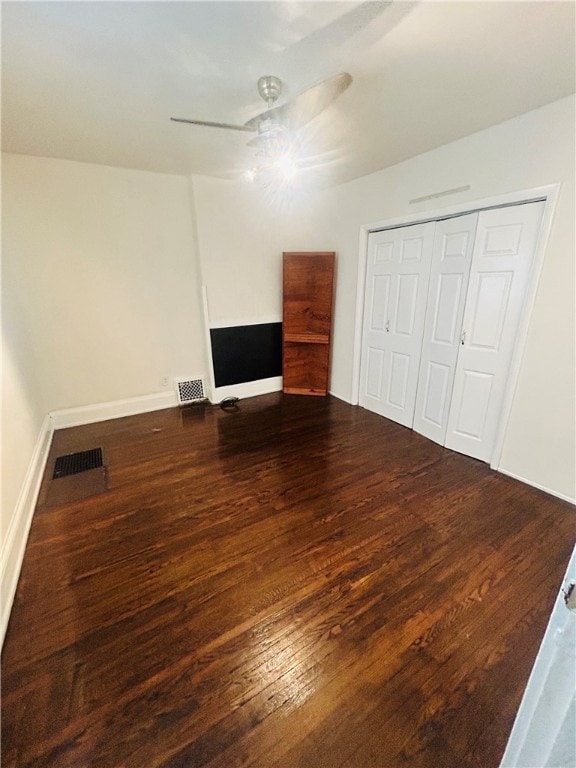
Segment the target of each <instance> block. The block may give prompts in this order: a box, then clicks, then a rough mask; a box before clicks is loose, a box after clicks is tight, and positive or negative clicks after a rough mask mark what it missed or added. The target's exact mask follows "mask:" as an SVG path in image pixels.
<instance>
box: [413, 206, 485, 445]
mask: <svg viewBox="0 0 576 768" xmlns="http://www.w3.org/2000/svg"><path fill="white" fill-rule="evenodd" d="M477 223H478V214H477V213H471V214H467V215H466V216H456V217H454V218H452V219H445V220H444V221H438V222H436V230H435V232H434V249H433V252H432V267H431V270H430V284H429V288H428V301H427V307H426V320H425V323H424V337H423V341H422V356H421V363H420V374H419V376H418V389H417V393H416V409H415V412H414V430H415V431H416V432H419V433H420V434H421V435H424V436H425V437H428V438H430V440H434V442H436V443H440V445H444V440H445V439H446V428H447V426H448V413H449V410H450V400H451V397H452V387H453V385H454V375H455V372H456V361H457V358H458V346H459V344H460V332H461V329H462V318H463V315H464V304H465V301H466V292H467V288H468V278H469V276H470V264H471V261H472V250H473V247H474V236H475V234H476V226H477Z"/></svg>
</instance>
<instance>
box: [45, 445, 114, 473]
mask: <svg viewBox="0 0 576 768" xmlns="http://www.w3.org/2000/svg"><path fill="white" fill-rule="evenodd" d="M101 466H103V465H102V448H91V449H90V450H89V451H80V452H79V453H69V454H67V455H66V456H58V458H57V459H56V464H55V466H54V474H53V475H52V479H53V480H56V479H57V478H59V477H68V475H77V474H78V473H79V472H87V471H88V470H89V469H96V468H97V467H101Z"/></svg>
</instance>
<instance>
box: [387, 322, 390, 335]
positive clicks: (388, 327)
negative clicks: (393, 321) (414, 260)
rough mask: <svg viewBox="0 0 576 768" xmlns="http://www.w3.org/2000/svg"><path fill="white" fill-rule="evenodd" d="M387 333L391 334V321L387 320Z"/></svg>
mask: <svg viewBox="0 0 576 768" xmlns="http://www.w3.org/2000/svg"><path fill="white" fill-rule="evenodd" d="M386 333H390V320H386Z"/></svg>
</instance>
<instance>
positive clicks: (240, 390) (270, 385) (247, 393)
mask: <svg viewBox="0 0 576 768" xmlns="http://www.w3.org/2000/svg"><path fill="white" fill-rule="evenodd" d="M281 389H282V376H272V377H271V378H270V379H258V380H257V381H247V382H245V383H244V384H230V385H229V386H227V387H217V388H216V389H215V390H214V401H213V402H215V403H219V402H220V401H221V400H223V399H224V398H225V397H238V398H240V399H242V398H246V397H256V396H257V395H267V394H268V393H269V392H278V391H279V390H281Z"/></svg>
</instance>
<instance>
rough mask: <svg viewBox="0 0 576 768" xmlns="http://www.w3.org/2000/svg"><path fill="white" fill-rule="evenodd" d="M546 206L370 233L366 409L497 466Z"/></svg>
mask: <svg viewBox="0 0 576 768" xmlns="http://www.w3.org/2000/svg"><path fill="white" fill-rule="evenodd" d="M543 209H544V203H543V202H533V203H525V204H519V205H513V206H508V207H501V208H494V209H487V210H482V211H478V212H474V213H469V214H464V215H458V216H453V217H450V218H445V219H442V220H439V221H432V222H426V223H424V224H413V225H409V226H404V227H398V228H394V229H388V230H383V231H380V232H373V233H371V234H370V235H369V239H368V262H367V272H366V289H365V300H364V325H363V335H362V359H361V368H360V405H362V406H363V407H365V408H368V409H369V410H372V411H374V412H376V413H379V414H381V415H382V416H386V417H387V418H389V419H392V420H393V421H396V422H398V423H399V424H403V425H404V426H407V427H411V428H413V429H414V430H415V431H417V432H419V433H421V434H423V435H425V436H426V437H428V438H430V439H431V440H434V441H435V442H437V443H439V444H441V445H445V446H446V447H447V448H451V449H453V450H456V451H459V452H461V453H465V454H467V455H468V456H473V457H475V458H478V459H481V460H483V461H489V460H490V458H491V456H492V452H493V449H494V444H495V440H496V435H497V430H498V424H499V419H500V412H501V408H502V401H503V396H504V391H505V385H506V381H507V377H508V371H509V366H510V360H511V356H512V352H513V350H514V344H515V339H516V332H517V330H518V325H519V322H520V317H521V312H522V306H523V300H524V296H525V292H526V288H527V285H528V279H529V276H530V269H531V264H532V259H533V255H534V251H535V247H536V241H537V237H538V232H539V228H540V223H541V220H542V214H543Z"/></svg>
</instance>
